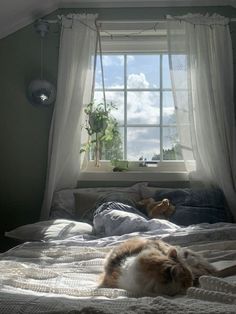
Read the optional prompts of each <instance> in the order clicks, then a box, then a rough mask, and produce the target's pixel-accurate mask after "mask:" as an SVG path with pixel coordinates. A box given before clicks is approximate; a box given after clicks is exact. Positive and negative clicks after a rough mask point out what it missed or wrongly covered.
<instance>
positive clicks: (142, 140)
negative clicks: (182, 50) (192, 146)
mask: <svg viewBox="0 0 236 314" xmlns="http://www.w3.org/2000/svg"><path fill="white" fill-rule="evenodd" d="M102 57H103V67H104V75H105V94H106V100H107V102H112V103H113V104H114V105H115V107H116V109H113V110H112V115H113V117H115V118H116V120H117V122H118V128H119V131H120V134H119V136H118V137H117V138H116V139H115V141H114V142H113V143H112V142H111V143H110V144H109V145H106V146H103V147H102V148H101V149H102V158H103V159H106V160H110V159H113V158H114V156H119V157H117V158H119V159H125V160H129V161H139V160H142V159H143V160H147V161H153V160H158V161H167V160H168V161H169V160H172V161H176V160H183V156H182V152H181V146H180V144H179V143H180V140H179V137H178V128H177V116H176V112H177V111H176V108H175V104H174V99H173V92H172V85H171V77H170V66H169V57H168V55H167V54H166V53H156V54H154V53H152V54H150V53H127V54H126V53H123V54H122V53H118V54H114V53H111V54H108V53H107V54H103V56H102ZM171 62H175V65H176V64H177V65H178V69H179V73H180V76H179V77H180V80H179V81H178V82H177V86H176V90H175V92H176V93H177V95H178V99H180V100H181V101H180V102H181V103H178V104H177V106H178V110H179V111H178V113H179V116H178V118H181V119H182V118H183V125H184V124H186V121H188V112H186V110H182V104H186V102H187V101H188V92H187V76H186V65H187V60H186V56H185V55H173V56H171ZM179 96H181V98H180V97H179ZM94 100H95V102H96V103H101V102H103V91H102V78H101V64H100V57H99V56H98V59H97V68H96V77H95V94H94ZM184 107H186V106H184ZM178 122H180V123H181V121H178Z"/></svg>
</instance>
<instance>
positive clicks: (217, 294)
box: [0, 223, 236, 314]
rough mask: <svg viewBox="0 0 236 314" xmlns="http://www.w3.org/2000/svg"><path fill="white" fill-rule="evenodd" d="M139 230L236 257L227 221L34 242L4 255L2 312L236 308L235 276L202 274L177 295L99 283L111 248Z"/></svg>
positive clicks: (0, 264)
mask: <svg viewBox="0 0 236 314" xmlns="http://www.w3.org/2000/svg"><path fill="white" fill-rule="evenodd" d="M134 235H142V236H145V237H148V238H152V237H157V238H162V239H164V240H166V241H168V242H169V243H173V244H179V245H182V246H187V247H189V248H192V249H194V250H196V251H200V252H202V253H203V255H204V256H205V257H206V258H208V259H209V260H210V261H211V262H215V261H218V260H236V225H233V224H224V223H221V224H216V225H199V226H192V227H188V228H180V229H177V230H171V231H170V230H169V229H166V230H161V231H160V232H158V230H155V231H154V230H153V231H150V232H145V233H133V234H126V235H123V236H111V237H104V238H95V237H92V236H78V237H74V238H70V239H67V240H63V241H53V242H44V243H43V242H29V243H25V244H23V245H20V246H18V247H16V248H14V249H12V250H10V251H8V252H6V253H4V254H1V255H0V313H3V314H4V313H6V314H8V313H9V314H10V313H14V314H15V313H16V314H17V313H26V314H28V313H30V314H33V313H81V314H82V313H83V314H85V313H97V314H100V313H113V314H115V313H119V314H120V313H150V314H151V313H161V314H162V313H163V314H164V313H181V314H182V313H204V314H207V313H214V314H215V313H234V314H235V313H236V276H235V277H231V278H227V280H225V279H224V280H223V279H218V278H211V277H202V278H201V287H200V288H198V289H196V288H190V289H189V290H188V293H187V295H186V296H183V297H176V298H166V297H156V298H137V296H135V295H131V294H129V293H127V292H126V291H124V290H120V289H100V288H98V284H99V276H100V273H101V271H102V267H103V261H104V257H105V255H106V253H107V252H108V250H110V248H111V247H112V246H114V245H117V244H118V243H119V242H121V241H123V240H125V239H127V238H129V237H132V236H134Z"/></svg>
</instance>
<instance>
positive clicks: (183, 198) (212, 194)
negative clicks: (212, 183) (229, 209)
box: [154, 188, 226, 208]
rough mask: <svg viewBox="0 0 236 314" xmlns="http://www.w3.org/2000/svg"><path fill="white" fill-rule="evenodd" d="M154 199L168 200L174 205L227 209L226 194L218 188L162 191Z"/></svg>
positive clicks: (157, 192) (158, 191)
mask: <svg viewBox="0 0 236 314" xmlns="http://www.w3.org/2000/svg"><path fill="white" fill-rule="evenodd" d="M154 198H155V200H156V201H160V200H162V199H163V198H168V199H169V200H170V202H171V203H172V204H173V205H186V206H197V207H199V206H200V207H216V208H225V206H226V202H225V197H224V194H223V192H222V191H221V190H220V189H218V188H208V189H191V188H185V189H162V190H157V191H156V193H155V196H154Z"/></svg>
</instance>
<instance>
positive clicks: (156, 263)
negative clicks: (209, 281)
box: [100, 238, 216, 296]
mask: <svg viewBox="0 0 236 314" xmlns="http://www.w3.org/2000/svg"><path fill="white" fill-rule="evenodd" d="M215 273H216V270H215V268H214V267H213V266H212V265H211V264H210V263H209V262H208V261H207V260H206V259H204V258H203V257H202V256H201V255H200V254H198V253H195V252H193V251H191V250H188V249H185V248H181V247H177V246H171V245H169V244H167V243H166V242H163V241H161V240H147V239H145V238H132V239H130V240H127V241H125V242H123V243H122V244H120V245H118V246H117V247H115V248H113V249H112V250H111V252H110V253H109V254H108V256H107V258H106V261H105V267H104V273H103V275H102V282H101V285H100V287H106V288H119V289H125V290H127V291H129V292H131V293H135V294H136V295H139V296H156V295H169V296H174V295H176V294H184V293H185V292H186V290H187V288H189V287H191V286H193V285H197V284H198V279H199V277H200V276H202V275H214V274H215Z"/></svg>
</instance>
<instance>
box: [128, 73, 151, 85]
mask: <svg viewBox="0 0 236 314" xmlns="http://www.w3.org/2000/svg"><path fill="white" fill-rule="evenodd" d="M127 85H128V87H129V88H149V83H148V81H147V80H146V76H145V74H144V73H139V74H130V75H129V76H128V80H127Z"/></svg>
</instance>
